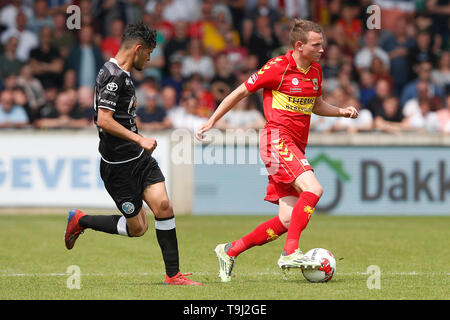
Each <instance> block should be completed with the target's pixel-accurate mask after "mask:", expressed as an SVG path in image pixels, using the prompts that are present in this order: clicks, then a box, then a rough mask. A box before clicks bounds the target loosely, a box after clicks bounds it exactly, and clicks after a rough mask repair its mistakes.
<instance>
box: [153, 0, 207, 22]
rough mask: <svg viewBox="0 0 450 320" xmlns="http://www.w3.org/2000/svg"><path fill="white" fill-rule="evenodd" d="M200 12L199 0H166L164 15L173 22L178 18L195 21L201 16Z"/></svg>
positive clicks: (164, 17)
mask: <svg viewBox="0 0 450 320" xmlns="http://www.w3.org/2000/svg"><path fill="white" fill-rule="evenodd" d="M150 2H155V0H150ZM199 12H200V2H199V0H165V1H164V5H163V9H162V17H163V19H164V20H166V21H169V22H171V23H175V21H178V20H185V21H195V20H197V19H198V17H199Z"/></svg>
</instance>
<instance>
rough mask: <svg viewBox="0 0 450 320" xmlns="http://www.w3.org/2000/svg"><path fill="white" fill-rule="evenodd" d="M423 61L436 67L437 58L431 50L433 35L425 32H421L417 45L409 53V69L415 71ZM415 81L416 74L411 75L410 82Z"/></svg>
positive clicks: (417, 38)
mask: <svg viewBox="0 0 450 320" xmlns="http://www.w3.org/2000/svg"><path fill="white" fill-rule="evenodd" d="M422 61H429V62H430V63H431V65H432V67H434V66H436V62H437V57H436V55H435V54H434V53H433V51H432V48H431V35H430V34H429V33H428V32H427V31H425V30H423V31H419V33H418V34H417V37H416V44H415V46H414V47H412V48H411V49H410V50H409V51H408V64H409V67H410V68H412V69H415V68H416V67H417V65H418V64H420V63H421V62H422ZM412 79H414V74H412V73H411V74H410V80H412Z"/></svg>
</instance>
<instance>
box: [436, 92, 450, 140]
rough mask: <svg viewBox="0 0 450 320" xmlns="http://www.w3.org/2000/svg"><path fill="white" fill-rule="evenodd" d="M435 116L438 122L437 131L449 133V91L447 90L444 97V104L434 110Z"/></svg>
mask: <svg viewBox="0 0 450 320" xmlns="http://www.w3.org/2000/svg"><path fill="white" fill-rule="evenodd" d="M436 116H437V119H438V122H439V131H440V132H444V133H447V134H449V133H450V93H449V92H447V96H446V97H445V106H444V108H442V109H441V110H438V111H437V112H436Z"/></svg>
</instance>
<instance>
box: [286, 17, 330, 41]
mask: <svg viewBox="0 0 450 320" xmlns="http://www.w3.org/2000/svg"><path fill="white" fill-rule="evenodd" d="M310 31H313V32H316V33H321V34H323V29H322V28H321V27H320V26H319V25H318V24H317V23H315V22H312V21H309V20H303V19H294V23H293V25H292V28H291V32H290V33H289V41H290V43H291V45H292V47H294V46H295V43H296V42H297V41H301V42H302V43H306V42H308V36H309V32H310Z"/></svg>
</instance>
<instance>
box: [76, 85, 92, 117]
mask: <svg viewBox="0 0 450 320" xmlns="http://www.w3.org/2000/svg"><path fill="white" fill-rule="evenodd" d="M77 101H78V113H79V115H80V116H79V118H85V119H87V121H88V123H89V125H93V124H94V114H95V111H94V89H93V88H92V87H87V86H84V87H80V88H78V90H77Z"/></svg>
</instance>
